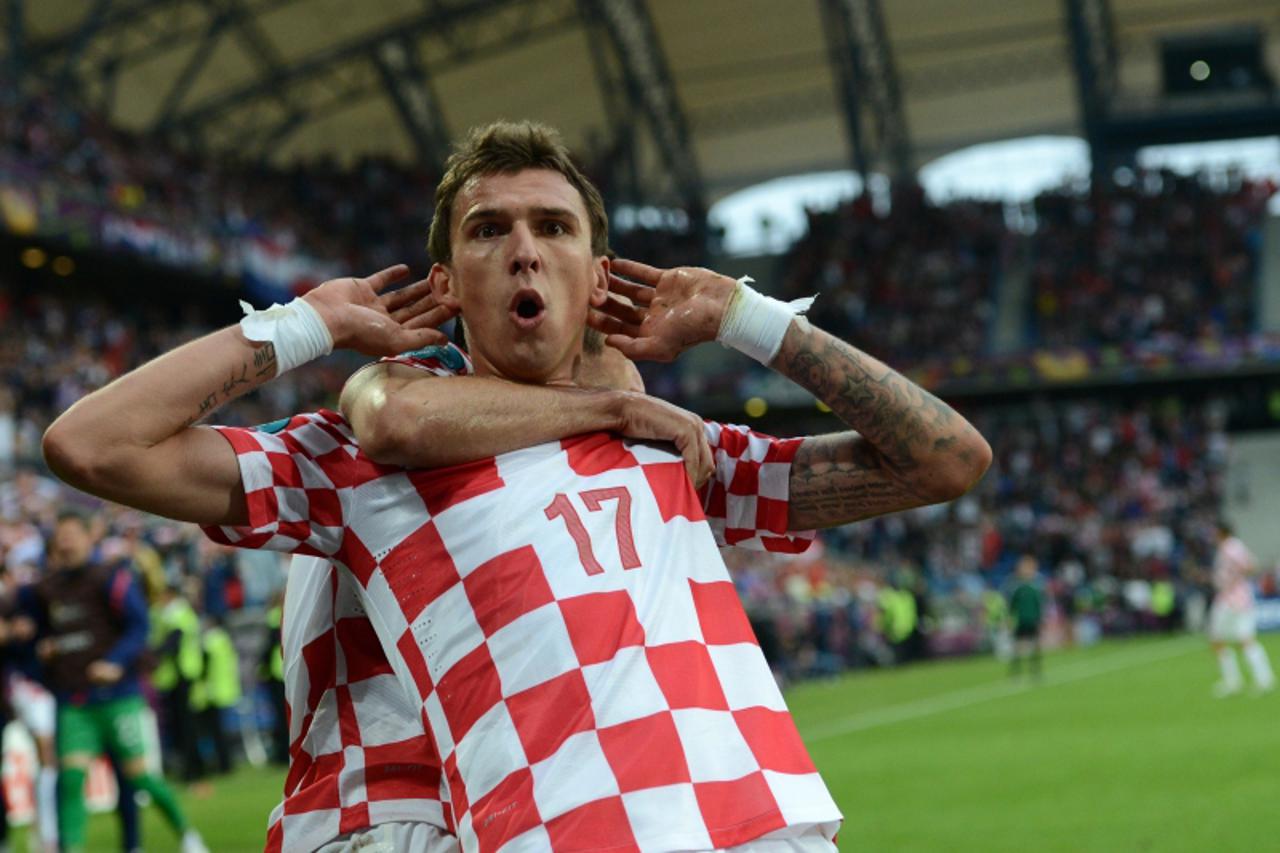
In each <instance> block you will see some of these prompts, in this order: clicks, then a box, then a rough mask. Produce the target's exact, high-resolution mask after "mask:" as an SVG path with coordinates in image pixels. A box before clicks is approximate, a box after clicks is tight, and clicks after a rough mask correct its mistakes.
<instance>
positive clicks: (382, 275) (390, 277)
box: [365, 264, 409, 293]
mask: <svg viewBox="0 0 1280 853" xmlns="http://www.w3.org/2000/svg"><path fill="white" fill-rule="evenodd" d="M408 274H409V267H408V265H406V264H395V265H394V266H389V267H387V268H386V269H385V270H378V271H377V272H376V273H374V274H373V275H371V276H369V277H368V278H366V279H365V281H367V282H369V286H370V287H372V288H373V292H374V293H381V292H382V291H384V290H386V289H387V288H388V287H390V286H391V285H392V284H394V283H396V282H397V281H399V280H400V279H402V278H404V277H405V276H406V275H408Z"/></svg>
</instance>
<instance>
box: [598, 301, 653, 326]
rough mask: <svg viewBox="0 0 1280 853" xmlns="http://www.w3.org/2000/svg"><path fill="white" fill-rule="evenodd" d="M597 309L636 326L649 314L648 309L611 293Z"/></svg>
mask: <svg viewBox="0 0 1280 853" xmlns="http://www.w3.org/2000/svg"><path fill="white" fill-rule="evenodd" d="M599 310H600V311H603V312H604V313H606V314H608V315H609V316H611V317H617V318H618V319H619V320H621V321H623V322H624V323H631V324H633V325H636V326H638V325H640V324H641V323H643V322H644V318H645V317H646V316H648V314H649V311H648V309H646V308H641V307H640V306H638V305H635V304H633V303H632V302H631V301H630V300H629V299H620V298H619V297H617V296H612V295H611V296H610V297H609V298H608V299H606V300H605V303H604V304H603V305H601V306H600V308H599Z"/></svg>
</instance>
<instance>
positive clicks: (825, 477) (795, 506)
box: [771, 318, 991, 529]
mask: <svg viewBox="0 0 1280 853" xmlns="http://www.w3.org/2000/svg"><path fill="white" fill-rule="evenodd" d="M771 366H772V367H773V369H774V370H777V371H778V372H780V373H782V374H783V375H785V376H787V377H788V378H789V379H791V380H792V381H794V382H796V383H798V384H800V385H801V386H803V387H804V388H805V389H807V390H808V391H810V392H811V393H812V394H813V395H814V396H815V397H817V398H818V399H819V400H821V401H822V402H823V403H825V404H826V405H827V406H829V407H830V408H831V410H832V411H833V412H834V413H835V414H836V416H837V417H839V418H840V419H841V420H842V421H844V422H845V423H846V424H847V425H848V426H849V427H851V428H852V429H853V430H856V431H857V434H856V435H855V434H852V433H844V434H840V435H833V436H822V437H819V438H817V439H809V440H806V442H805V445H803V446H802V448H801V451H800V452H799V453H798V454H797V456H796V458H795V460H794V462H793V466H792V476H791V498H790V500H791V513H792V518H791V521H792V522H793V525H792V526H793V529H809V528H814V527H825V526H832V525H836V524H843V523H847V522H850V521H856V520H858V519H860V518H866V517H868V516H871V515H878V514H881V513H884V512H893V511H897V510H901V509H906V508H909V507H912V506H921V505H923V504H929V503H937V502H939V501H946V500H952V499H954V498H956V497H959V496H960V495H962V494H964V493H965V492H966V491H968V490H969V489H970V488H972V486H973V485H974V484H975V483H977V481H978V480H979V479H980V478H981V477H982V475H983V473H985V472H986V470H987V467H988V466H989V465H990V463H991V448H990V447H989V446H988V444H987V442H986V440H984V439H983V437H982V435H981V434H979V433H978V431H977V430H976V429H974V427H973V426H972V425H971V424H970V423H969V422H968V421H967V420H965V419H964V418H963V417H961V416H960V414H959V413H958V412H956V411H955V410H954V409H952V408H951V407H950V406H948V405H947V404H946V403H944V402H942V401H941V400H939V399H938V398H937V397H935V396H934V395H932V394H930V393H929V392H928V391H926V390H924V389H923V388H921V387H920V386H918V385H916V384H915V383H913V382H911V381H910V380H908V379H907V378H906V377H904V376H902V375H901V374H899V373H898V372H897V371H895V370H893V369H892V368H890V367H888V366H887V365H885V364H883V363H882V362H880V361H878V360H877V359H875V358H872V357H871V356H869V355H867V354H866V353H863V352H861V351H859V350H858V349H856V348H855V347H853V346H850V345H849V344H847V343H845V342H843V341H841V340H839V339H837V338H835V337H833V336H832V335H830V334H828V333H826V332H824V331H822V330H821V329H817V328H814V327H813V326H812V325H810V324H809V322H808V321H806V320H805V319H804V318H796V319H795V320H794V321H792V323H791V326H790V328H789V329H788V330H787V333H786V336H785V337H784V338H783V342H782V347H781V349H780V350H779V351H778V354H777V356H776V357H775V358H774V360H773V362H772V364H771Z"/></svg>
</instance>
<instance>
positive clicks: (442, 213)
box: [427, 121, 609, 264]
mask: <svg viewBox="0 0 1280 853" xmlns="http://www.w3.org/2000/svg"><path fill="white" fill-rule="evenodd" d="M526 169H550V170H552V171H555V172H559V173H560V174H562V175H564V177H565V180H567V181H568V182H569V183H570V184H572V185H573V187H574V189H576V190H577V191H578V194H579V195H581V196H582V203H583V205H584V206H585V207H586V208H587V219H588V221H589V224H590V226H591V253H592V254H593V255H597V256H599V255H603V254H605V252H607V251H608V246H609V216H608V214H606V213H605V210H604V199H602V198H601V197H600V191H599V190H597V189H596V188H595V186H594V185H593V184H592V183H591V181H589V180H588V179H587V177H586V175H584V174H582V172H581V171H579V170H578V167H577V166H576V165H574V162H573V159H572V158H571V157H570V156H569V149H568V148H567V147H566V146H565V144H564V140H563V139H561V138H560V134H559V132H557V131H556V130H555V129H553V128H550V127H548V126H546V125H544V124H538V123H537V122H532V121H520V122H511V121H497V122H494V123H493V124H488V125H485V126H483V127H477V128H474V129H473V130H472V131H471V132H470V133H469V134H467V138H466V139H465V140H463V142H462V144H461V145H460V146H459V147H458V149H457V150H456V151H454V153H453V154H452V155H451V156H450V157H449V160H448V161H447V162H446V163H445V173H444V177H443V178H441V179H440V183H439V185H438V186H437V187H436V209H435V215H434V216H433V217H432V219H431V230H430V232H429V234H428V236H427V251H428V252H430V254H431V259H432V260H433V261H435V262H436V263H438V264H447V263H449V261H451V260H452V259H453V245H452V242H451V231H452V226H453V202H454V200H455V199H456V198H457V197H458V193H459V192H460V191H461V190H462V188H463V186H465V185H466V183H467V181H469V180H471V179H472V178H474V177H476V176H483V175H499V174H506V175H510V174H515V173H516V172H523V171H525V170H526Z"/></svg>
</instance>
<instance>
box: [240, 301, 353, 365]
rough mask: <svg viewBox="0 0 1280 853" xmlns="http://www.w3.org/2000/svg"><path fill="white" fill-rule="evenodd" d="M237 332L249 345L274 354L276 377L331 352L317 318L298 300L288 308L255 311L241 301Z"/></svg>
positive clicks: (330, 339) (329, 337)
mask: <svg viewBox="0 0 1280 853" xmlns="http://www.w3.org/2000/svg"><path fill="white" fill-rule="evenodd" d="M240 307H241V308H242V309H243V310H244V313H245V316H244V317H242V318H240V329H241V331H243V332H244V336H245V337H246V338H247V339H248V340H251V341H261V342H263V343H269V344H271V345H272V346H273V347H275V351H276V376H279V375H280V374H282V373H284V372H285V371H286V370H293V368H295V367H297V366H298V365H300V364H306V363H307V362H308V361H312V360H313V359H317V358H319V357H320V356H322V355H328V354H329V353H331V352H333V336H332V335H331V334H329V327H328V326H326V325H325V324H324V320H322V319H320V314H319V313H318V312H317V311H316V309H314V308H312V307H311V305H309V304H308V303H307V301H306V300H305V299H303V298H302V297H301V296H299V297H298V298H296V299H294V300H293V301H292V302H290V303H289V304H288V305H279V304H273V305H272V306H271V307H270V308H266V309H264V310H262V311H255V310H254V308H253V306H252V305H250V304H249V303H248V302H245V301H244V300H243V299H241V300H240Z"/></svg>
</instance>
